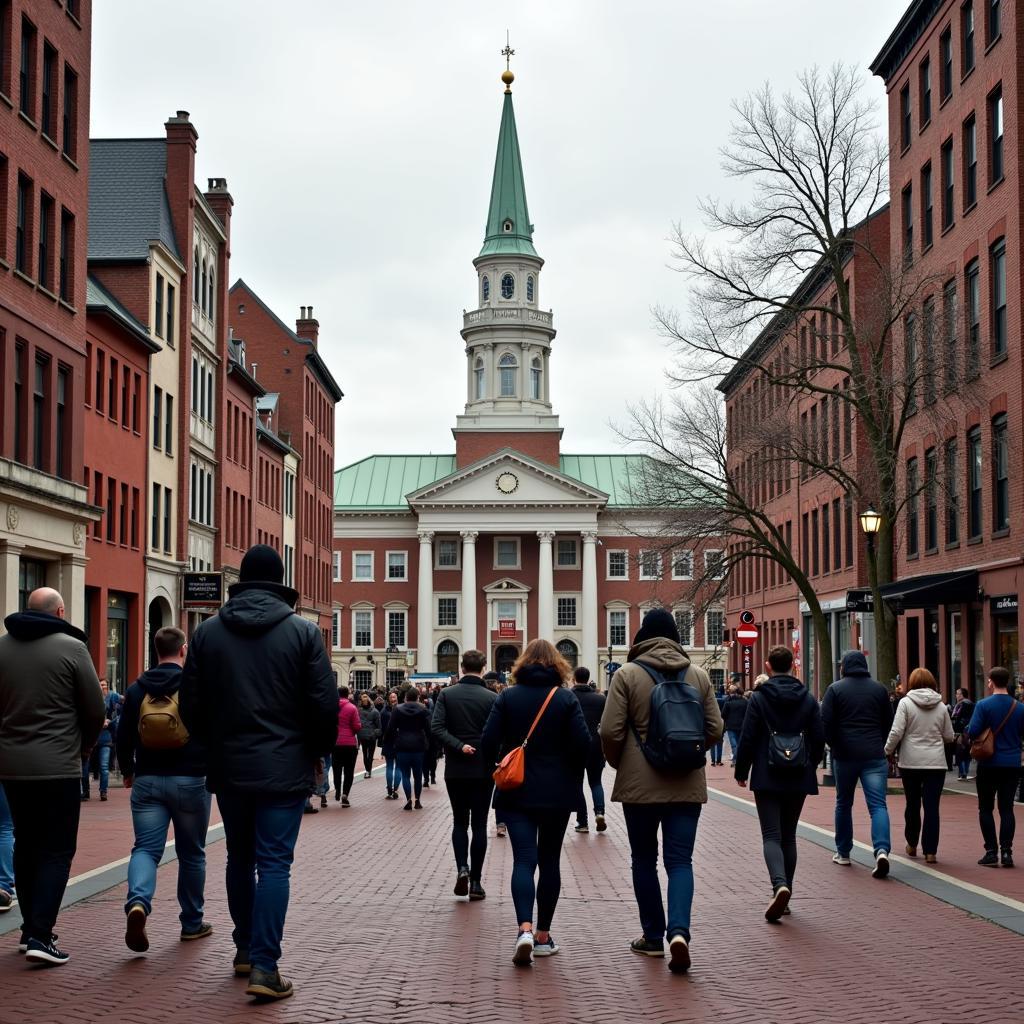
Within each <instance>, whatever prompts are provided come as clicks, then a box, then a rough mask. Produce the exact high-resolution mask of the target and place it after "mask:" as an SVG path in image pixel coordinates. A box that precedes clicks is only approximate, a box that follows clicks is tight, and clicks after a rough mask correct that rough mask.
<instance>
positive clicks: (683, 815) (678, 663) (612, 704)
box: [600, 608, 742, 973]
mask: <svg viewBox="0 0 1024 1024" xmlns="http://www.w3.org/2000/svg"><path fill="white" fill-rule="evenodd" d="M662 680H665V681H668V680H675V681H677V682H681V683H683V684H685V686H686V687H688V688H689V690H688V691H686V693H687V696H692V700H693V701H696V702H698V704H699V705H700V706H699V707H696V708H693V707H692V705H691V710H693V711H695V712H696V713H697V715H698V716H699V717H701V718H702V719H703V722H702V723H698V725H699V726H701V727H702V732H703V737H704V740H705V743H706V745H707V746H714V744H715V743H717V742H718V741H719V740H720V739H721V738H722V732H723V728H724V726H723V723H722V716H721V714H720V713H719V711H718V701H717V700H716V699H715V692H714V688H713V687H712V685H711V680H710V678H709V677H708V674H707V672H705V671H704V669H702V668H699V667H698V666H697V665H693V664H691V663H690V659H689V658H688V657H687V656H686V652H685V651H684V650H683V648H682V646H681V645H680V643H679V630H678V628H677V627H676V621H675V618H674V617H673V615H672V613H671V612H669V611H667V610H666V609H664V608H653V609H651V610H650V611H649V612H648V613H647V614H646V615H645V616H644V619H643V622H642V623H641V625H640V629H639V631H638V632H637V634H636V636H634V637H633V645H632V647H631V648H630V650H629V653H628V655H627V657H626V664H625V665H623V666H622V668H620V669H619V670H618V671H617V672H616V673H615V675H613V676H612V680H611V686H610V687H609V690H608V699H607V703H606V704H605V709H604V714H603V715H602V716H601V728H600V733H601V746H602V748H603V750H604V755H605V757H606V758H607V759H608V763H609V764H610V765H611V766H612V767H613V768H614V769H615V770H616V774H615V785H614V787H613V789H612V800H615V801H618V802H620V803H621V804H622V813H623V816H624V818H625V821H626V832H627V834H628V836H629V848H630V852H631V854H632V861H633V892H634V895H635V897H636V902H637V909H638V911H639V914H640V924H641V927H642V928H643V934H642V935H641V936H640V937H639V938H638V939H635V940H634V941H633V942H632V943H631V944H630V949H632V951H633V952H634V953H637V954H638V955H640V956H650V957H664V955H665V938H666V936H667V937H668V945H669V957H670V959H669V970H671V971H673V972H674V973H684V972H685V971H687V970H688V969H689V967H690V938H691V936H690V912H691V907H692V904H693V847H694V843H695V842H696V839H697V824H698V821H699V819H700V813H701V807H702V805H703V804H705V803H707V799H708V790H707V781H706V778H705V769H704V766H703V764H701V765H700V766H698V767H694V768H692V769H691V770H689V771H674V772H672V773H669V772H665V771H660V770H658V769H656V768H655V767H654V765H653V764H652V763H651V762H650V761H649V760H648V757H647V755H646V754H645V753H644V750H643V749H642V748H641V747H640V741H641V739H642V740H643V741H644V742H646V741H647V739H649V738H650V737H651V725H652V720H651V708H652V696H653V695H654V694H655V690H656V687H657V686H664V685H667V683H666V682H662ZM668 685H671V684H668ZM740 699H741V700H742V698H740ZM701 708H702V709H703V710H702V711H701ZM659 722H660V718H659ZM659 829H660V831H661V842H662V847H663V851H664V861H665V872H666V874H667V875H668V917H667V918H666V916H665V903H664V902H663V900H662V895H661V883H660V881H659V879H658V832H659Z"/></svg>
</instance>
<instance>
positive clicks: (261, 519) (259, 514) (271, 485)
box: [252, 435, 284, 559]
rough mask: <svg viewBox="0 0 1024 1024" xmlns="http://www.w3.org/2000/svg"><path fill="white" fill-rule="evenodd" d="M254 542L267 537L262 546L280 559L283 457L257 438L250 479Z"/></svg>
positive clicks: (282, 510) (282, 527) (282, 523)
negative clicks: (278, 553) (276, 551)
mask: <svg viewBox="0 0 1024 1024" xmlns="http://www.w3.org/2000/svg"><path fill="white" fill-rule="evenodd" d="M252 495H253V520H254V522H253V525H254V527H255V531H256V532H255V533H254V535H253V536H254V540H255V538H256V537H257V536H262V537H265V538H266V537H269V538H270V540H266V541H265V543H268V544H270V545H271V547H276V548H277V550H278V551H279V552H280V553H281V557H282V559H283V558H284V547H283V544H284V537H283V534H284V508H283V501H284V455H283V454H282V453H281V452H279V451H278V450H277V449H276V448H274V447H273V446H272V445H270V444H267V443H266V442H263V441H260V440H259V439H258V435H257V443H256V467H255V474H254V480H253V489H252Z"/></svg>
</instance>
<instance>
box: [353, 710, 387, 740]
mask: <svg viewBox="0 0 1024 1024" xmlns="http://www.w3.org/2000/svg"><path fill="white" fill-rule="evenodd" d="M356 711H358V712H359V729H358V730H357V731H356V737H357V738H358V739H359V742H360V743H369V742H370V740H379V739H380V735H381V732H380V712H379V711H378V710H377V709H376V708H375V707H374V706H373V704H371V705H370V706H369V707H368V708H364V707H363V705H362V704H357V705H356Z"/></svg>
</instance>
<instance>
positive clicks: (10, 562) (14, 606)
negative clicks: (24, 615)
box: [0, 541, 24, 612]
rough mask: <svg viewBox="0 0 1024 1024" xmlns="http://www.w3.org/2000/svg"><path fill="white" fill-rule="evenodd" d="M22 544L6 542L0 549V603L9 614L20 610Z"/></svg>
mask: <svg viewBox="0 0 1024 1024" xmlns="http://www.w3.org/2000/svg"><path fill="white" fill-rule="evenodd" d="M23 550H24V548H23V547H22V546H21V545H20V544H12V543H11V542H10V541H6V542H5V543H4V545H3V547H2V548H0V601H2V602H3V607H4V609H5V610H6V611H8V612H16V611H17V610H18V582H19V580H20V578H21V575H20V574H21V553H22V551H23Z"/></svg>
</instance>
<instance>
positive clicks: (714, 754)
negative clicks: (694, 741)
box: [711, 740, 725, 764]
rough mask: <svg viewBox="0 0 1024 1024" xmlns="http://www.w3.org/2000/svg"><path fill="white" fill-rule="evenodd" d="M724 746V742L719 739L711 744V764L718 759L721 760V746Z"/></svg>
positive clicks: (715, 762)
mask: <svg viewBox="0 0 1024 1024" xmlns="http://www.w3.org/2000/svg"><path fill="white" fill-rule="evenodd" d="M724 746H725V744H724V743H723V742H722V741H721V740H719V741H718V742H717V743H714V744H712V746H711V761H712V763H713V764H717V763H718V762H719V761H721V760H722V748H723V747H724Z"/></svg>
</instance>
